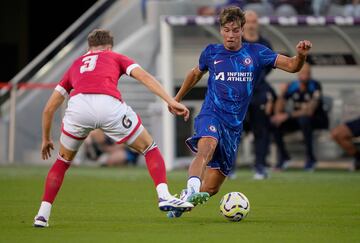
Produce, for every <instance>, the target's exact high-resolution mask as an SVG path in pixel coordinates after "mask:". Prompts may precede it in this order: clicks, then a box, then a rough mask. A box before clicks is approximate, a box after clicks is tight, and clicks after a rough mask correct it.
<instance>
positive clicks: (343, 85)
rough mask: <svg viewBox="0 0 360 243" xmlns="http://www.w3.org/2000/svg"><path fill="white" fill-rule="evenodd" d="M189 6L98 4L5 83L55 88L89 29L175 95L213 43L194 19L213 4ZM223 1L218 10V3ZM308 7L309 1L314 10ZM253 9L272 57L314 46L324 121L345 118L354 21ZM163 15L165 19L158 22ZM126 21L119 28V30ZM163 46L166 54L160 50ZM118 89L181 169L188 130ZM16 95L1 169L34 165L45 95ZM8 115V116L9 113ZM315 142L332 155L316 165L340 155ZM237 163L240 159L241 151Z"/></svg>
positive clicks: (287, 8)
mask: <svg viewBox="0 0 360 243" xmlns="http://www.w3.org/2000/svg"><path fill="white" fill-rule="evenodd" d="M194 2H195V3H194ZM194 2H193V1H180V0H174V1H155V0H152V1H151V0H149V1H147V2H146V14H145V15H144V12H143V10H144V8H143V7H142V6H144V5H142V4H143V1H140V0H134V1H130V0H121V1H105V0H104V1H98V2H97V3H96V4H95V5H94V6H93V7H92V8H91V9H89V10H88V11H87V12H86V13H85V14H84V15H83V16H81V17H80V18H79V20H78V21H76V22H75V23H74V24H73V25H72V26H70V27H69V29H68V30H67V31H65V32H64V33H63V34H62V35H61V36H59V38H58V39H56V40H55V41H54V42H53V43H52V44H51V45H50V46H49V47H48V48H46V49H45V50H44V51H43V52H42V53H41V54H40V55H39V56H38V57H37V58H36V59H34V60H33V61H32V62H31V63H30V64H29V65H28V66H27V67H26V68H25V69H24V70H22V71H21V72H20V73H19V74H18V75H16V76H15V77H14V78H13V79H12V81H11V83H12V84H17V83H21V82H24V81H29V83H33V84H43V83H44V84H46V83H54V82H56V81H57V80H59V79H60V77H61V76H62V74H63V72H64V71H65V69H66V68H67V67H68V66H69V65H70V62H71V60H73V59H74V58H75V57H76V56H79V55H80V54H81V53H83V52H84V51H85V50H86V43H85V40H86V35H87V33H88V32H89V31H90V30H91V29H93V28H95V27H103V28H108V29H110V30H111V31H112V32H113V33H114V36H115V39H116V46H115V48H114V50H115V51H118V52H121V53H124V54H126V55H128V56H130V57H132V58H134V59H135V60H138V62H139V63H140V64H141V65H142V66H143V67H144V68H146V69H147V70H149V71H151V72H152V73H153V74H155V75H156V76H157V77H158V78H159V79H160V80H162V81H163V82H164V84H165V86H166V87H167V89H168V90H169V91H170V92H172V93H174V92H175V90H176V88H178V87H179V86H180V84H181V81H182V79H183V78H184V75H185V73H186V71H187V70H188V69H189V68H190V67H192V66H193V65H194V64H196V63H197V60H198V55H199V53H200V52H201V50H202V48H203V47H204V46H206V44H208V43H214V42H218V41H219V36H218V35H217V26H216V21H215V18H214V17H211V16H210V17H199V16H194V15H196V14H197V13H198V11H199V9H200V8H202V7H204V6H205V5H207V6H208V5H209V2H211V3H212V4H211V6H213V7H217V6H219V4H220V3H219V2H218V1H194ZM222 2H223V3H224V1H222ZM269 2H270V1H269ZM315 2H316V1H313V5H314V4H315ZM266 4H268V3H266ZM344 4H345V3H344V2H342V1H339V2H337V3H336V4H335V3H331V4H330V5H329V7H326V11H325V12H326V13H327V14H331V15H334V14H335V15H344V14H341V13H343V10H344V8H345V5H344ZM313 5H312V6H313ZM255 6H257V7H255ZM264 6H270V8H272V9H273V11H272V12H270V15H273V16H271V17H268V15H269V12H267V10H264V11H263V10H260V9H261V8H264ZM274 6H276V8H274ZM256 8H259V10H258V11H263V13H262V14H260V15H261V16H263V17H262V18H261V20H260V22H261V24H262V25H263V28H262V32H263V33H262V34H263V35H264V36H266V37H267V38H268V39H270V40H271V41H272V43H273V45H274V49H275V50H276V51H278V52H281V53H287V54H292V49H293V47H294V46H295V43H296V42H297V41H298V40H300V39H303V38H305V37H306V38H308V39H310V40H312V41H313V43H314V47H315V48H314V51H313V53H312V56H311V60H310V61H311V62H312V63H313V65H314V68H313V70H314V76H315V77H316V78H317V79H319V80H320V81H321V82H322V83H323V88H324V93H325V95H327V96H329V97H332V99H333V107H332V110H331V114H330V120H331V126H334V125H337V124H339V123H340V122H342V121H344V119H345V118H344V117H349V115H348V116H346V115H344V114H343V112H344V110H345V111H346V110H347V109H344V107H348V106H353V107H358V105H357V104H358V103H356V102H357V101H355V100H354V99H353V100H351V99H349V98H348V97H351V96H357V95H358V94H357V90H360V89H359V87H360V86H359V85H360V83H359V82H358V81H359V77H360V71H359V65H360V44H359V43H360V33H359V31H358V28H359V24H360V19H358V18H353V17H340V16H338V17H321V16H320V17H304V16H293V15H294V14H295V12H294V11H293V10H294V7H291V5H279V6H277V5H275V4H274V3H271V5H264V4H263V3H249V4H248V5H245V9H254V10H256ZM279 8H280V9H279ZM313 8H314V7H313ZM311 11H312V10H311ZM322 11H323V10H318V12H316V13H317V14H322V13H323V12H322ZM297 13H298V12H297ZM163 15H168V16H170V17H167V18H160V16H163ZM189 15H191V16H189ZM276 15H277V16H276ZM144 16H146V19H144ZM125 20H126V24H124V22H125ZM161 25H163V26H168V28H167V31H168V33H164V32H163V29H161V27H160V26H161ZM169 33H170V36H171V37H170V40H172V41H171V43H169V44H170V45H166V44H164V43H161V41H164V40H166V38H167V37H166V36H167V35H169ZM160 34H161V35H160ZM168 37H169V36H168ZM164 38H165V39H164ZM168 39H169V38H168ZM144 43H146V45H144ZM160 43H161V45H160ZM164 46H165V48H166V47H169V48H170V49H165V48H164ZM164 52H170V54H171V55H170V56H171V57H172V59H171V62H170V63H167V62H166V59H164V56H166V55H164ZM168 67H170V76H169V77H170V78H171V79H170V80H168V79H167V76H164V75H166V74H164V69H167V68H168ZM205 78H206V77H205ZM205 78H204V80H202V81H201V83H200V85H199V86H198V87H197V88H196V89H195V90H194V92H192V94H191V95H189V96H188V98H187V101H186V104H187V105H189V106H190V107H191V108H192V110H193V114H196V113H197V112H198V110H199V108H200V104H201V98H202V97H203V93H204V90H205V88H206V83H205ZM293 78H294V76H293V75H290V74H285V73H283V72H280V71H278V70H274V71H273V72H272V73H271V75H270V76H269V80H270V81H271V82H272V83H274V84H275V86H276V87H277V86H278V84H280V83H283V82H287V81H289V80H292V79H293ZM169 82H170V83H169ZM119 88H120V89H124V90H126V93H124V98H125V100H126V101H127V103H129V104H130V105H131V106H132V107H133V108H134V109H135V110H136V111H137V112H138V113H139V114H140V115H141V116H142V118H143V121H144V123H145V125H146V126H147V127H149V128H151V130H152V133H153V134H154V137H155V139H156V140H157V141H158V143H159V146H160V147H161V148H162V150H164V153H165V156H166V158H167V161H169V160H170V161H173V158H174V157H175V155H176V160H174V161H175V162H174V163H171V164H170V165H169V164H168V168H171V167H178V166H182V165H184V163H183V161H189V160H188V156H189V153H188V151H187V150H186V149H185V148H184V147H183V145H182V142H181V140H183V138H182V137H185V136H187V135H190V134H191V133H192V130H191V129H192V128H191V127H192V125H191V124H190V125H189V124H187V125H185V124H183V123H181V122H180V121H178V120H177V121H176V122H177V128H178V129H177V131H175V129H172V130H166V129H165V130H164V129H163V128H164V126H165V127H166V124H164V123H166V122H169V121H170V122H173V120H172V118H170V120H169V119H167V120H166V119H161V120H160V119H159V118H160V117H163V114H164V113H165V112H164V111H165V110H164V109H163V108H164V107H163V106H162V105H160V103H158V101H157V100H156V99H155V97H154V96H152V95H150V94H148V93H147V92H145V88H144V87H142V86H141V85H140V84H138V83H136V82H135V81H133V80H132V79H130V78H125V77H123V79H122V81H121V82H120V83H119ZM15 91H16V109H11V99H9V92H10V91H9V89H5V88H3V89H1V90H0V102H1V103H0V105H1V112H2V114H3V116H2V118H1V122H0V131H1V133H0V134H1V137H0V148H1V149H0V150H1V151H0V156H1V157H0V161H1V162H4V163H5V162H6V161H15V162H23V163H39V162H40V160H39V152H38V149H39V146H40V144H39V143H40V141H41V139H40V138H41V134H40V126H39V124H40V119H41V111H42V108H43V105H44V102H45V101H46V99H47V98H48V96H49V94H50V92H51V89H24V88H23V89H18V90H16V89H15ZM359 104H360V103H359ZM10 111H15V112H13V113H11V112H10ZM350 113H351V112H350ZM11 114H13V115H16V123H15V125H14V126H11V125H10V124H11V122H10V120H11V118H12V115H11ZM351 114H352V115H354V114H353V112H352V113H351ZM358 114H360V113H358ZM25 121H26V122H25ZM55 122H56V123H55V125H54V129H53V131H54V134H53V135H54V137H58V135H59V129H57V128H56V127H60V124H61V120H60V114H58V116H57V117H56V118H55ZM173 125H174V124H173ZM3 131H4V132H3ZM12 133H14V134H15V135H14V141H11V140H10V142H9V137H11V134H12ZM172 135H174V136H175V139H174V140H166V139H169V137H170V139H171V138H172ZM181 136H182V137H181ZM320 140H321V141H322V142H323V143H321V144H319V146H322V147H324V148H325V147H326V148H332V149H328V150H327V151H329V152H327V154H325V155H323V156H320V155H319V159H322V158H325V159H327V158H334V157H336V156H339V153H340V152H339V150H338V149H336V147H335V145H334V144H333V143H332V142H331V141H329V139H326V138H321V139H320ZM166 141H172V143H166ZM174 144H176V146H175V148H172V149H171V148H170V147H174ZM19 147H21V148H22V150H16V153H13V152H14V148H19ZM291 149H292V147H289V150H291ZM9 152H10V153H9ZM11 153H13V154H11ZM244 157H245V158H246V152H245V156H244ZM244 157H243V158H244ZM245 160H246V159H245Z"/></svg>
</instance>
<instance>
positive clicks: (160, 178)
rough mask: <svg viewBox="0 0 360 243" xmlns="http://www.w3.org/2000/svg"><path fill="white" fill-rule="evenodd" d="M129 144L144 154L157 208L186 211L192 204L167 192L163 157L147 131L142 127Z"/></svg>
mask: <svg viewBox="0 0 360 243" xmlns="http://www.w3.org/2000/svg"><path fill="white" fill-rule="evenodd" d="M129 146H130V147H132V148H133V149H135V150H136V151H138V152H140V153H142V154H143V155H144V156H145V161H146V165H147V168H148V171H149V173H150V176H151V178H152V179H153V181H154V184H155V187H156V191H157V194H158V198H159V209H160V210H162V211H170V210H175V209H176V210H180V211H188V210H190V209H191V208H192V207H193V205H192V204H191V203H189V202H186V201H184V200H180V199H178V198H176V197H174V196H172V195H171V194H170V192H169V189H168V185H167V180H166V169H165V163H164V159H163V157H162V155H161V153H160V150H159V148H158V147H157V145H156V143H155V142H154V140H153V138H152V137H151V135H150V134H149V133H148V131H147V130H146V129H145V128H143V130H142V132H141V133H140V134H139V135H138V137H137V138H136V139H135V140H134V141H132V142H131V143H129Z"/></svg>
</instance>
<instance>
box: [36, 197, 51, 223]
mask: <svg viewBox="0 0 360 243" xmlns="http://www.w3.org/2000/svg"><path fill="white" fill-rule="evenodd" d="M50 212H51V203H49V202H45V201H43V202H41V205H40V209H39V212H38V214H37V216H43V217H44V218H45V219H46V220H49V217H50Z"/></svg>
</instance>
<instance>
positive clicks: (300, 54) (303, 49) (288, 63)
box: [275, 40, 312, 73]
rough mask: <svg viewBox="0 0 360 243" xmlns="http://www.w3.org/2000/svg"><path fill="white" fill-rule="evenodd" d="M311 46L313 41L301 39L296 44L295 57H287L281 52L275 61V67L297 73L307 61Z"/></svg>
mask: <svg viewBox="0 0 360 243" xmlns="http://www.w3.org/2000/svg"><path fill="white" fill-rule="evenodd" d="M311 47H312V43H311V42H310V41H308V40H303V41H299V43H298V44H297V45H296V52H297V55H296V56H294V57H287V56H284V55H281V54H279V55H278V56H277V59H276V62H275V67H276V68H280V69H282V70H284V71H286V72H289V73H296V72H298V71H300V69H301V68H302V66H303V65H304V63H305V61H306V57H307V55H308V53H309V51H310V49H311Z"/></svg>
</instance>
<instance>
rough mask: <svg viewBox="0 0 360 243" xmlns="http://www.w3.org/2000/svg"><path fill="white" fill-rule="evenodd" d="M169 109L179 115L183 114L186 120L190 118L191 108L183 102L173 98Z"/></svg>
mask: <svg viewBox="0 0 360 243" xmlns="http://www.w3.org/2000/svg"><path fill="white" fill-rule="evenodd" d="M168 109H169V111H170V112H171V113H172V114H174V115H177V116H183V117H184V121H187V120H189V116H190V111H189V109H188V108H187V107H186V106H184V105H183V104H181V103H179V102H177V101H175V100H173V102H171V103H169V104H168Z"/></svg>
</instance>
